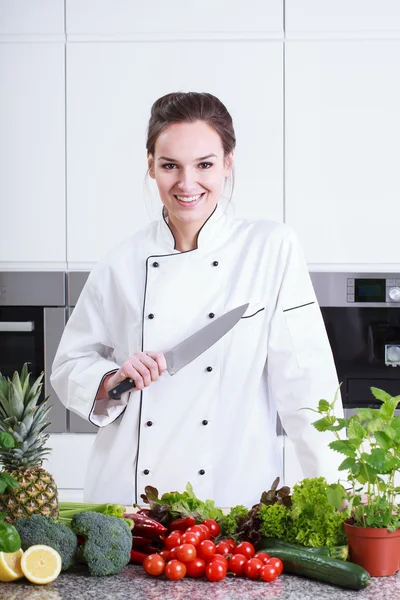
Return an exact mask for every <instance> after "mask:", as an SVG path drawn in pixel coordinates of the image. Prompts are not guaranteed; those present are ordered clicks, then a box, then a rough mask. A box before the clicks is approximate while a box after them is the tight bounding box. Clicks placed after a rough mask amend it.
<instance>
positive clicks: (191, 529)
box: [186, 525, 206, 542]
mask: <svg viewBox="0 0 400 600" xmlns="http://www.w3.org/2000/svg"><path fill="white" fill-rule="evenodd" d="M186 533H195V534H196V535H197V536H198V537H199V539H200V541H201V542H202V541H203V540H205V539H206V533H205V531H203V529H201V527H199V526H198V525H193V527H188V528H187V529H186Z"/></svg>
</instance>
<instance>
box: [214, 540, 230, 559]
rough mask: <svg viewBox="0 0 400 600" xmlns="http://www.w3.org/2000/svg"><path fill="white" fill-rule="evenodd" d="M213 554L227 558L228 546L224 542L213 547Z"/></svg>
mask: <svg viewBox="0 0 400 600" xmlns="http://www.w3.org/2000/svg"><path fill="white" fill-rule="evenodd" d="M215 553H216V554H222V556H227V555H228V554H231V549H230V546H229V544H227V543H226V542H220V543H219V544H217V545H216V546H215Z"/></svg>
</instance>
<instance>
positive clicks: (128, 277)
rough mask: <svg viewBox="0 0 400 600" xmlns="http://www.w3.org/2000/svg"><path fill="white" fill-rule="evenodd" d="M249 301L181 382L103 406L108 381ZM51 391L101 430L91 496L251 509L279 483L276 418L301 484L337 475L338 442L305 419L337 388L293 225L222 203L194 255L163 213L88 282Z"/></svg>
mask: <svg viewBox="0 0 400 600" xmlns="http://www.w3.org/2000/svg"><path fill="white" fill-rule="evenodd" d="M245 303H249V307H248V309H247V311H246V313H245V314H244V316H243V317H242V318H241V319H240V321H239V322H238V323H237V324H236V325H235V326H234V327H233V329H232V330H231V331H230V332H229V333H227V334H226V335H225V336H224V337H223V338H222V339H221V340H219V341H218V342H217V343H216V344H214V345H213V346H212V347H211V348H209V349H208V350H207V351H206V352H204V353H203V354H202V355H201V356H199V357H198V358H196V359H195V360H194V361H193V362H191V363H190V364H189V365H187V366H186V367H184V368H182V369H181V370H180V371H179V372H178V373H176V374H175V375H173V376H170V375H169V374H168V373H167V372H166V373H164V374H163V375H162V376H161V377H160V378H159V379H158V381H156V382H152V383H151V384H150V386H148V387H146V388H144V390H142V391H138V390H133V391H132V392H126V393H124V394H123V396H122V398H121V401H115V400H109V401H108V400H103V401H97V402H95V397H96V394H97V391H98V389H99V386H100V384H101V381H102V379H103V377H104V376H105V375H106V374H107V373H110V372H112V371H113V370H115V369H118V368H119V367H120V366H121V365H122V364H123V363H124V362H125V361H126V359H127V358H128V357H129V356H131V355H132V354H133V353H134V352H136V351H138V350H144V351H161V352H165V351H167V350H169V349H171V348H172V347H173V346H175V345H176V344H177V343H179V342H181V341H182V340H183V339H185V338H186V337H188V336H190V335H191V334H193V333H194V332H196V331H198V330H199V329H201V328H202V327H204V326H205V325H207V324H209V323H210V319H212V318H217V317H219V316H221V315H222V314H224V313H226V312H227V311H229V310H231V309H233V308H235V307H237V306H240V305H242V304H245ZM51 382H52V385H53V387H54V389H55V391H56V392H57V394H58V396H59V398H60V399H61V401H62V402H63V403H64V404H65V406H66V407H67V408H68V409H69V410H71V411H73V412H75V413H77V414H78V415H80V416H81V417H82V418H84V419H89V420H90V421H91V422H92V423H94V424H95V425H97V426H98V427H99V431H98V433H97V435H96V438H95V441H94V445H93V449H92V454H91V458H90V463H89V467H88V470H87V476H86V483H85V492H84V497H85V501H91V502H118V503H122V504H126V505H130V504H132V503H133V502H140V494H142V493H143V492H144V488H145V486H146V485H152V486H154V487H156V488H157V489H158V490H159V491H160V493H164V492H168V491H172V490H177V491H183V490H184V488H185V486H186V483H187V482H191V484H192V485H193V487H194V491H195V493H196V495H197V496H198V497H199V498H201V499H203V500H205V499H206V498H210V499H213V500H214V501H215V502H216V505H217V506H226V507H227V506H234V505H236V504H244V505H246V506H251V505H252V504H254V503H256V502H258V501H259V498H260V495H261V493H262V492H263V491H264V490H268V489H270V486H271V484H272V482H273V480H274V479H275V477H277V476H278V475H279V476H282V460H281V452H280V450H279V445H278V443H277V436H276V414H277V412H278V413H279V415H280V418H281V421H282V424H283V427H284V429H285V430H286V432H287V434H288V436H289V437H290V438H291V439H292V440H293V442H294V446H295V449H296V452H297V456H298V459H299V461H300V464H301V466H302V469H303V472H304V476H306V477H315V476H320V475H324V476H325V477H327V479H328V480H329V481H334V480H337V478H338V473H337V465H338V463H339V461H338V460H337V459H336V458H335V453H334V452H333V451H332V450H330V449H329V448H328V446H327V444H328V442H329V441H331V439H333V438H331V437H330V434H323V433H319V432H317V431H316V430H315V429H314V427H312V425H311V422H312V421H313V420H315V419H316V418H318V416H317V415H316V414H315V413H312V412H309V411H299V409H300V408H302V407H316V406H317V404H318V401H319V400H320V399H321V398H325V399H327V400H330V401H331V400H332V399H333V397H334V394H335V392H336V390H337V387H338V380H337V374H336V370H335V366H334V361H333V357H332V352H331V348H330V345H329V341H328V338H327V334H326V330H325V326H324V322H323V319H322V315H321V312H320V308H319V306H318V303H317V300H316V296H315V293H314V289H313V286H312V284H311V280H310V277H309V273H308V269H307V265H306V262H305V259H304V257H303V254H302V251H301V249H300V247H299V244H298V241H297V238H296V236H295V234H294V232H293V231H292V229H291V228H290V227H288V226H287V225H284V224H281V223H277V222H273V221H263V220H260V221H251V220H243V219H237V218H233V217H232V216H230V215H229V214H227V212H226V210H223V209H222V208H221V207H220V205H217V207H216V209H215V210H214V212H213V213H212V215H211V216H210V217H209V218H208V220H207V221H206V222H205V224H204V225H203V227H202V228H201V230H200V232H199V234H198V238H197V248H196V249H194V250H190V251H187V252H179V251H178V250H176V248H175V239H174V236H173V234H172V231H171V229H170V228H169V226H168V217H167V216H166V214H165V211H164V209H163V214H162V218H160V220H159V221H155V222H152V223H151V224H149V225H148V226H146V227H145V228H143V229H142V230H141V231H139V232H137V233H135V234H134V235H132V236H131V237H129V238H128V239H126V240H125V241H123V242H122V243H121V244H119V245H118V246H117V247H116V248H115V249H114V250H112V251H111V252H110V253H109V254H108V255H107V257H106V258H105V259H104V260H102V261H101V262H99V263H98V264H97V266H96V267H95V268H94V269H93V271H92V272H91V273H90V276H89V278H88V281H87V283H86V285H85V287H84V289H83V291H82V293H81V295H80V297H79V300H78V303H77V305H76V308H75V310H74V312H73V314H72V316H71V318H70V319H69V321H68V323H67V325H66V328H65V331H64V334H63V336H62V339H61V342H60V346H59V348H58V352H57V355H56V357H55V360H54V364H53V372H52V376H51ZM337 414H338V416H342V407H341V404H340V405H339V406H337Z"/></svg>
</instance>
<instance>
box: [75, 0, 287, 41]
mask: <svg viewBox="0 0 400 600" xmlns="http://www.w3.org/2000/svg"><path fill="white" fill-rule="evenodd" d="M66 11H67V19H66V24H67V33H68V35H73V36H75V35H79V36H81V37H87V36H88V35H92V36H93V35H101V36H104V35H109V36H110V37H117V38H118V37H121V36H142V37H147V38H148V37H149V36H160V35H161V36H163V37H165V36H170V37H171V38H172V39H182V38H186V39H193V38H195V37H196V36H198V35H201V36H202V37H203V36H204V37H206V38H209V37H212V36H213V35H216V34H217V35H218V36H222V37H223V36H224V35H227V34H230V35H231V36H234V37H235V38H239V39H240V37H241V36H243V34H246V33H247V34H249V35H251V36H255V35H257V36H260V35H261V36H268V35H271V34H273V33H278V32H279V33H280V32H282V30H283V0H248V1H247V2H246V3H243V2H242V1H241V0H231V2H229V4H227V3H225V2H214V0H203V2H187V0H174V1H173V2H172V3H170V2H164V1H163V0H153V1H152V2H148V3H147V2H142V1H141V0H117V1H115V0H66Z"/></svg>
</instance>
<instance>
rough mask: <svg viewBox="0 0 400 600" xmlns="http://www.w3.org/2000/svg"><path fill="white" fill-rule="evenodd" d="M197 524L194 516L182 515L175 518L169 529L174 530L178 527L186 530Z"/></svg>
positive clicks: (180, 529)
mask: <svg viewBox="0 0 400 600" xmlns="http://www.w3.org/2000/svg"><path fill="white" fill-rule="evenodd" d="M195 524H196V519H194V518H193V517H180V518H178V519H174V520H173V521H171V523H170V524H169V525H168V529H169V530H170V531H173V530H174V529H178V530H179V531H186V529H187V528H188V527H193V525H195Z"/></svg>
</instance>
